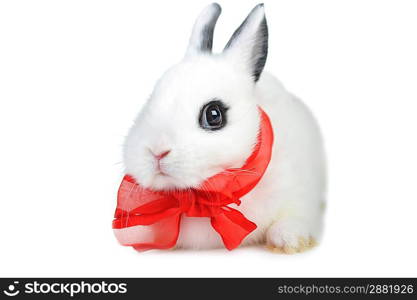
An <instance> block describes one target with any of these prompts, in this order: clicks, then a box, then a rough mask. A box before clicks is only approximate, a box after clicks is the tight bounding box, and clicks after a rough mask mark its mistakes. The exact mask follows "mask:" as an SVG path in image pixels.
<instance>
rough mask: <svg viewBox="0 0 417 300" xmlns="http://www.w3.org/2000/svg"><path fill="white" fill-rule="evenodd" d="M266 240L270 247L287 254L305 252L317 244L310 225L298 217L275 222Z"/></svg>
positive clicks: (272, 249)
mask: <svg viewBox="0 0 417 300" xmlns="http://www.w3.org/2000/svg"><path fill="white" fill-rule="evenodd" d="M266 241H267V247H268V249H270V250H271V251H273V252H277V253H285V254H293V253H298V252H304V251H306V250H308V249H311V248H312V247H314V246H315V245H316V240H315V238H314V237H313V236H312V234H311V233H310V231H309V226H308V225H307V224H306V223H305V222H303V221H301V220H298V219H285V220H280V221H277V222H275V223H273V224H272V225H271V227H269V229H268V231H267V233H266Z"/></svg>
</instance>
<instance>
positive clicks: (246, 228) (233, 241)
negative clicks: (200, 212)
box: [211, 207, 256, 250]
mask: <svg viewBox="0 0 417 300" xmlns="http://www.w3.org/2000/svg"><path fill="white" fill-rule="evenodd" d="M211 226H213V228H214V230H216V231H217V232H218V233H219V234H220V236H221V238H222V240H223V243H224V245H225V247H226V248H227V249H228V250H233V249H235V248H237V247H238V246H239V245H240V244H241V242H242V240H243V239H244V238H245V237H246V236H247V235H248V234H249V233H251V232H252V231H254V230H255V229H256V224H255V223H253V222H251V221H249V220H248V219H246V218H245V216H244V215H243V214H242V213H241V212H240V211H238V210H236V209H232V208H230V207H227V209H223V213H222V214H220V215H217V216H215V217H212V218H211Z"/></svg>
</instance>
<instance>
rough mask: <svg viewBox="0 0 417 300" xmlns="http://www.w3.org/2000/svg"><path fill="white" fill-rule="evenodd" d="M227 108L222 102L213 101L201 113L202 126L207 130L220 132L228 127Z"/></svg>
mask: <svg viewBox="0 0 417 300" xmlns="http://www.w3.org/2000/svg"><path fill="white" fill-rule="evenodd" d="M227 109H228V108H227V107H226V106H225V105H224V104H223V103H222V102H221V101H218V100H216V101H211V102H209V103H207V104H206V105H204V106H203V107H202V109H201V112H200V118H199V122H200V126H201V128H203V129H207V130H218V129H221V128H222V127H224V126H225V125H226V111H227Z"/></svg>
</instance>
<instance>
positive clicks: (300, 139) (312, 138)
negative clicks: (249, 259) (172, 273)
mask: <svg viewBox="0 0 417 300" xmlns="http://www.w3.org/2000/svg"><path fill="white" fill-rule="evenodd" d="M257 96H258V97H257V100H258V104H259V106H260V107H262V108H263V110H264V111H265V112H266V113H267V114H268V115H269V118H270V119H271V123H272V126H273V128H274V132H275V142H274V148H273V155H272V160H271V162H270V164H269V166H268V169H267V170H266V173H265V174H264V176H263V177H262V180H261V181H260V183H259V184H258V185H257V186H256V187H255V188H254V189H253V190H252V191H251V192H250V193H248V194H247V195H245V196H244V197H243V198H242V204H241V205H240V206H233V207H234V208H236V209H238V210H239V211H241V212H242V213H243V214H244V215H245V216H247V217H248V219H250V220H252V221H253V222H255V223H256V224H257V226H258V228H257V229H256V230H255V231H254V232H252V233H251V234H250V235H249V236H248V237H247V238H246V239H245V240H244V244H258V243H265V242H267V244H268V245H269V246H272V247H274V248H276V249H277V250H282V251H284V252H291V251H300V250H303V249H304V248H305V247H306V246H308V244H309V243H310V244H311V243H313V242H314V240H317V239H318V238H319V236H320V232H321V227H322V213H323V208H324V196H325V195H324V190H325V160H324V153H323V147H322V141H321V136H320V130H319V128H318V126H317V123H316V120H315V119H314V117H313V116H312V114H311V113H310V111H309V110H308V108H307V107H306V106H305V105H304V104H303V103H302V102H301V101H300V100H299V99H298V98H296V97H295V96H294V95H292V94H290V93H289V92H287V91H286V90H285V88H284V87H283V86H282V85H281V83H280V82H279V81H278V80H277V79H276V78H275V77H274V76H272V75H270V74H268V73H266V72H264V73H263V74H262V76H261V78H260V79H259V81H258V83H257ZM177 246H178V247H181V248H218V247H223V243H222V241H221V238H220V236H219V235H218V234H217V233H216V232H215V231H214V230H213V228H212V227H211V225H210V221H209V220H208V219H205V218H187V217H184V218H183V221H182V224H181V232H180V237H179V239H178V242H177Z"/></svg>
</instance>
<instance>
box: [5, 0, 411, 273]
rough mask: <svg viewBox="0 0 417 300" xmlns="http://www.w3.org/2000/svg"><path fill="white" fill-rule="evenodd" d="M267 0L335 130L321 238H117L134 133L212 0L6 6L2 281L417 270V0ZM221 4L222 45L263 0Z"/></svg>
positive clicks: (304, 80)
mask: <svg viewBox="0 0 417 300" xmlns="http://www.w3.org/2000/svg"><path fill="white" fill-rule="evenodd" d="M265 2H266V3H265V8H266V13H267V19H268V23H269V30H270V51H269V57H268V62H267V67H266V68H267V69H268V70H269V71H272V72H273V73H275V75H277V76H278V77H279V78H280V80H281V81H283V83H284V84H285V85H286V87H287V88H288V89H289V90H290V91H292V92H294V93H295V94H297V95H298V96H300V97H301V98H302V99H304V101H305V102H306V103H307V104H308V105H309V106H310V107H311V109H312V110H313V112H314V113H315V115H316V116H317V118H318V120H319V122H320V125H321V126H322V129H323V134H324V136H325V141H326V149H327V152H328V162H329V192H328V209H327V216H326V228H325V235H324V239H323V241H322V243H321V245H320V246H319V247H318V248H316V249H315V250H313V251H310V252H307V253H305V254H298V255H293V256H286V255H278V254H273V253H270V252H268V251H267V250H265V249H263V248H259V249H258V248H243V249H237V250H235V251H233V252H228V251H226V250H215V251H200V252H196V251H151V252H147V253H136V252H135V251H134V250H132V249H130V248H127V247H122V246H119V245H118V244H117V242H116V240H115V238H114V236H113V234H112V231H111V221H112V217H113V211H114V208H115V204H116V191H117V188H118V185H119V182H120V179H121V177H122V171H123V167H122V165H121V164H120V161H121V145H122V143H123V137H124V135H125V134H126V132H127V130H128V128H129V127H130V125H131V123H132V120H133V118H134V116H135V114H136V113H137V112H138V110H139V108H140V106H141V104H142V103H143V101H144V100H145V99H146V98H147V96H148V95H149V93H150V92H151V90H152V87H153V85H154V83H155V81H156V80H157V78H158V77H159V76H160V75H161V74H162V72H163V71H164V70H165V69H166V68H167V67H168V66H170V65H171V64H173V63H175V62H177V61H178V60H180V59H181V58H182V56H183V54H184V51H185V48H186V44H187V41H188V38H189V34H190V31H191V26H192V24H193V23H194V20H195V18H196V16H197V14H198V13H199V12H200V10H201V9H202V8H203V7H204V6H205V5H206V4H208V2H207V1H196V0H193V1H191V0H189V1H179V0H176V1H155V0H153V1H102V0H101V1H36V2H35V1H2V2H1V4H0V143H1V144H0V153H1V155H0V214H1V217H0V238H1V241H0V276H12V277H13V276H14V277H16V276H417V260H416V253H417V241H416V239H417V237H416V228H417V220H416V211H417V204H416V203H417V190H416V189H417V186H416V174H417V172H416V170H417V158H416V153H417V139H416V128H417V119H416V115H417V86H416V80H417V18H416V13H417V3H416V2H415V1H394V0H392V1H381V0H378V1H334V0H328V1H324V0H316V1H308V0H305V1H301V0H291V1H289V0H288V1H282V0H281V1H276V0H274V1H272V0H271V1H268V0H267V1H265ZM220 4H221V5H222V7H223V13H222V15H221V16H220V19H219V23H218V26H217V28H216V33H215V49H216V50H220V49H222V48H223V46H224V45H225V43H226V42H227V40H228V38H229V37H230V35H231V34H232V32H233V31H234V29H235V28H236V27H237V26H238V25H239V24H240V23H241V22H242V21H243V19H244V17H245V16H246V15H247V14H248V12H249V11H250V9H252V7H253V6H254V5H255V4H257V2H256V1H242V0H241V1H222V2H220Z"/></svg>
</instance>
